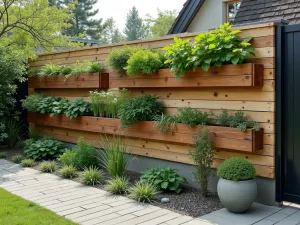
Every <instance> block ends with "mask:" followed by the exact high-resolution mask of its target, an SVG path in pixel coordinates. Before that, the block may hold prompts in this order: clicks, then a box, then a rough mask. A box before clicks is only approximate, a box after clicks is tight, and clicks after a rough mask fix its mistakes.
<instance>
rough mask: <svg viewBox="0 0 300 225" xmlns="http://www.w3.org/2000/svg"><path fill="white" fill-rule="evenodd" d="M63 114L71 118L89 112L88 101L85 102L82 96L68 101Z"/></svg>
mask: <svg viewBox="0 0 300 225" xmlns="http://www.w3.org/2000/svg"><path fill="white" fill-rule="evenodd" d="M64 111H65V114H66V116H67V117H69V118H71V119H73V118H77V117H78V116H82V115H85V114H88V113H90V112H91V111H92V110H91V105H90V103H88V102H85V101H84V100H83V98H80V99H76V100H75V101H72V102H71V101H69V102H67V103H66V108H65V110H64Z"/></svg>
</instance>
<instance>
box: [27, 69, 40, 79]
mask: <svg viewBox="0 0 300 225" xmlns="http://www.w3.org/2000/svg"><path fill="white" fill-rule="evenodd" d="M38 72H39V69H38V68H30V69H29V70H28V71H27V74H28V77H33V76H37V74H38Z"/></svg>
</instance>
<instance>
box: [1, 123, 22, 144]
mask: <svg viewBox="0 0 300 225" xmlns="http://www.w3.org/2000/svg"><path fill="white" fill-rule="evenodd" d="M21 131H22V126H21V125H20V123H19V122H18V121H16V120H15V119H11V118H10V119H7V121H6V123H5V132H6V134H7V138H6V140H5V142H6V143H7V145H8V147H9V148H13V147H15V146H16V145H17V144H18V142H19V141H20V140H21Z"/></svg>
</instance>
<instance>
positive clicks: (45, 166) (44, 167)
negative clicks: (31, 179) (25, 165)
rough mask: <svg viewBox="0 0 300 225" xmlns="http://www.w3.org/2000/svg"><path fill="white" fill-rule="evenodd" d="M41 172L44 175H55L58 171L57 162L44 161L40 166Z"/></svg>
mask: <svg viewBox="0 0 300 225" xmlns="http://www.w3.org/2000/svg"><path fill="white" fill-rule="evenodd" d="M40 170H41V171H42V172H44V173H53V172H54V171H55V170H56V162H54V161H53V162H49V161H44V162H42V163H41V164H40Z"/></svg>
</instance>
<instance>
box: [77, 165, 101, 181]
mask: <svg viewBox="0 0 300 225" xmlns="http://www.w3.org/2000/svg"><path fill="white" fill-rule="evenodd" d="M82 179H83V182H84V183H85V184H87V185H96V184H99V183H101V182H103V180H104V173H103V171H102V170H99V169H98V168H97V167H94V166H90V167H89V168H85V169H84V171H83V172H82Z"/></svg>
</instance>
